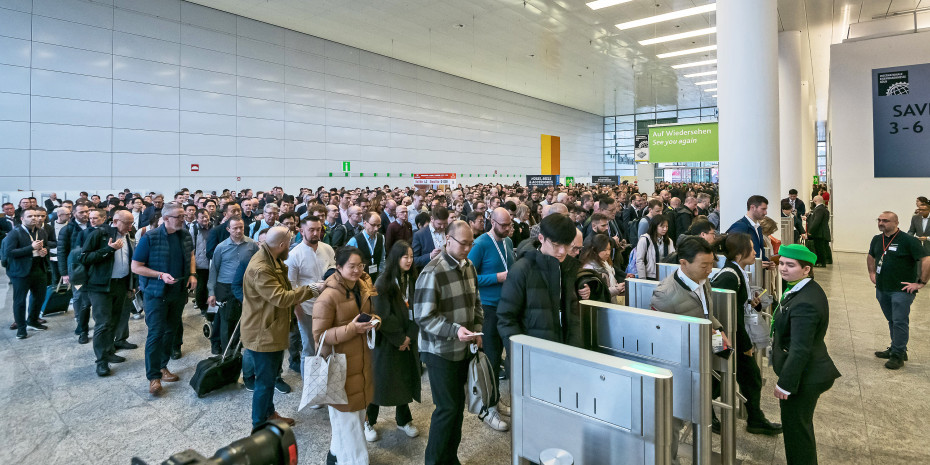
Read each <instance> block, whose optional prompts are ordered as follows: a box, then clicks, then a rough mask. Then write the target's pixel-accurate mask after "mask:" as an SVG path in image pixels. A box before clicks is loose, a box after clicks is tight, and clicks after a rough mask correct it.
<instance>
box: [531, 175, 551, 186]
mask: <svg viewBox="0 0 930 465" xmlns="http://www.w3.org/2000/svg"><path fill="white" fill-rule="evenodd" d="M558 185H559V175H557V174H528V175H526V187H554V186H558Z"/></svg>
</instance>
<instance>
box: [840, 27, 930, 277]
mask: <svg viewBox="0 0 930 465" xmlns="http://www.w3.org/2000/svg"><path fill="white" fill-rule="evenodd" d="M920 63H930V32H924V33H920V34H905V35H899V36H894V37H885V38H880V39H871V40H863V41H858V42H848V43H843V44H837V45H833V46H832V47H831V48H830V110H829V111H830V113H829V120H828V121H829V130H830V131H831V140H832V146H833V148H832V155H833V189H834V192H831V193H830V203H831V204H832V206H833V237H834V249H835V250H840V251H849V252H866V251H867V250H868V247H869V241H870V240H871V238H872V236H874V235H875V234H878V228H877V223H876V222H875V219H876V218H878V215H879V214H880V213H881V212H882V211H885V210H890V211H893V212H895V213H897V214H898V216H899V218H900V220H901V223H902V227H903V228H904V229H905V230H906V229H907V227H908V225H909V224H910V218H911V215H913V214H914V209H915V206H914V199H916V198H917V196H919V195H928V192H930V183H928V182H927V181H928V179H927V178H874V177H873V166H874V163H873V138H872V70H873V69H876V68H887V67H891V66H904V65H913V64H920ZM863 266H864V265H863ZM863 270H864V268H863Z"/></svg>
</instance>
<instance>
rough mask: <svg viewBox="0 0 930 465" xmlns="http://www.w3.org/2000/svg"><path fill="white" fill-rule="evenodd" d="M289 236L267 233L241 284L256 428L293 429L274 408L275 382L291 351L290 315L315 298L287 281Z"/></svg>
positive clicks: (281, 229)
mask: <svg viewBox="0 0 930 465" xmlns="http://www.w3.org/2000/svg"><path fill="white" fill-rule="evenodd" d="M290 244H291V233H290V231H288V229H287V228H286V227H283V226H275V227H273V228H271V230H269V231H268V234H267V236H266V238H265V243H263V244H262V245H261V246H260V247H259V249H258V252H256V253H255V255H254V256H253V257H252V260H251V261H250V262H249V266H248V268H246V270H245V277H244V279H243V282H242V296H243V301H242V320H241V323H240V326H239V331H240V333H241V338H242V346H243V347H245V349H246V356H247V357H250V358H251V359H252V362H253V363H254V365H255V392H254V393H253V394H252V426H253V427H255V426H258V425H259V424H261V423H263V422H265V421H266V420H273V419H279V420H284V421H286V422H287V423H288V424H289V425H293V424H294V423H295V422H294V420H293V419H291V418H284V417H282V416H281V415H279V414H278V412H276V411H275V408H274V382H275V378H276V377H277V376H278V370H279V369H280V368H281V363H282V362H283V360H284V349H286V348H287V346H288V334H289V333H290V327H291V315H292V314H293V313H294V307H295V306H296V305H297V304H299V303H301V302H303V301H305V300H308V299H311V298H313V297H314V296H315V295H314V292H313V289H311V288H310V286H301V287H298V288H297V289H294V288H292V287H291V283H290V281H288V279H287V265H285V264H284V260H285V259H287V253H288V248H289V247H290Z"/></svg>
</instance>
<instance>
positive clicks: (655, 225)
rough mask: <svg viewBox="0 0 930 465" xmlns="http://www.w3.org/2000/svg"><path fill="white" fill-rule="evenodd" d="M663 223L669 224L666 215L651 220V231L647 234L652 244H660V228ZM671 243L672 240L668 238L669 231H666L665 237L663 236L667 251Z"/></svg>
mask: <svg viewBox="0 0 930 465" xmlns="http://www.w3.org/2000/svg"><path fill="white" fill-rule="evenodd" d="M662 223H668V217H667V216H665V215H656V216H654V217H652V219H651V220H649V230H648V231H647V232H646V234H649V239H652V243H653V244H656V243H658V242H659V237H658V236H659V226H662ZM670 242H671V239H669V237H668V230H666V231H665V235H664V236H662V244H664V245H665V247H666V250H667V248H668V244H669V243H670Z"/></svg>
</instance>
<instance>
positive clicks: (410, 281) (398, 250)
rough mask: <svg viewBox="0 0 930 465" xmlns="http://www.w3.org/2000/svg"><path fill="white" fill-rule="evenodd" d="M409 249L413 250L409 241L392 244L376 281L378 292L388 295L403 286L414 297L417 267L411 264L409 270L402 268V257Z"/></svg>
mask: <svg viewBox="0 0 930 465" xmlns="http://www.w3.org/2000/svg"><path fill="white" fill-rule="evenodd" d="M408 250H409V251H412V250H413V248H412V247H410V243H409V242H407V241H397V242H395V243H394V245H392V246H391V250H390V251H389V252H388V254H387V257H385V258H384V271H383V272H381V274H380V275H379V276H378V280H377V281H375V289H376V290H377V291H378V294H380V295H385V296H388V295H391V294H392V293H397V292H399V291H401V289H402V287H406V288H407V291H408V292H410V295H409V297H410V298H412V297H413V293H412V291H413V286H414V284H415V283H416V281H417V279H416V274H415V271H414V270H415V268H416V267H414V266H411V267H410V269H409V270H407V271H404V270H401V269H400V259H401V258H403V257H404V256H405V255H407V251H408Z"/></svg>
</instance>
